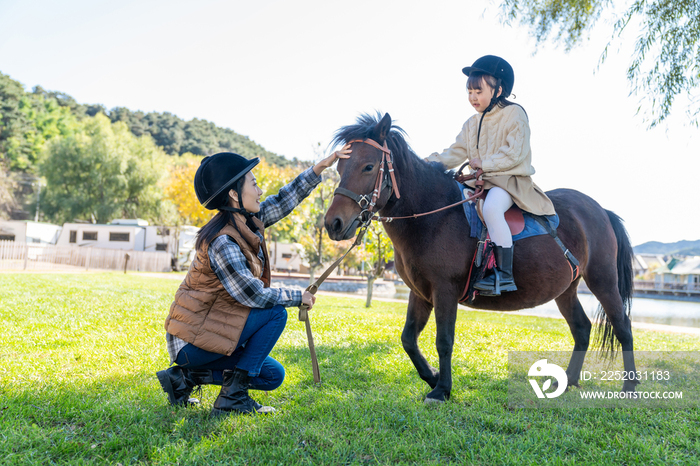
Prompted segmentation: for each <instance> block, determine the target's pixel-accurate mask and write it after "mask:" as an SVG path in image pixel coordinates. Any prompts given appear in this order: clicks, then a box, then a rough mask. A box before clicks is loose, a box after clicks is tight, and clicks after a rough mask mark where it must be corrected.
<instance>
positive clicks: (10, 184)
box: [0, 73, 393, 280]
mask: <svg viewBox="0 0 700 466" xmlns="http://www.w3.org/2000/svg"><path fill="white" fill-rule="evenodd" d="M221 151H231V152H236V153H239V154H241V155H243V156H244V157H247V158H252V157H260V158H261V159H262V162H261V164H260V165H258V167H256V169H255V173H256V177H257V179H258V185H259V186H260V187H261V188H262V189H263V191H264V192H265V193H266V194H265V195H271V194H276V193H277V192H278V191H279V189H280V188H281V187H282V186H284V185H285V184H286V183H288V182H289V181H291V180H292V179H293V178H294V177H295V176H297V175H298V174H299V173H300V172H301V171H302V170H303V169H304V168H306V167H308V166H309V165H310V163H309V162H300V161H299V160H297V159H292V160H289V159H287V158H285V157H282V156H280V155H277V154H273V153H271V152H269V151H267V150H265V149H264V148H262V147H261V146H259V145H257V144H255V143H254V142H253V141H251V140H250V139H248V138H247V137H245V136H241V135H239V134H237V133H235V132H234V131H232V130H230V129H225V128H219V127H217V126H216V125H214V124H213V123H211V122H208V121H205V120H198V119H194V120H191V121H184V120H182V119H180V118H178V117H176V116H175V115H173V114H171V113H167V112H166V113H155V112H152V113H144V112H138V111H136V112H134V111H131V110H129V109H127V108H124V107H117V108H114V109H112V110H110V111H107V110H106V109H105V108H104V106H102V105H85V104H79V103H78V102H76V101H75V99H73V98H72V97H70V96H69V95H66V94H63V93H60V92H48V91H45V90H44V89H42V88H41V87H38V86H37V87H35V88H34V89H33V90H32V91H31V92H25V91H24V88H23V87H22V85H21V84H20V83H18V82H17V81H14V80H13V79H11V78H10V77H9V76H6V75H4V74H2V73H0V205H2V208H0V218H2V217H5V218H7V217H10V216H12V214H13V213H14V214H16V213H17V212H19V213H20V216H21V215H22V214H24V215H25V217H24V218H27V217H29V218H31V217H34V218H37V219H38V220H42V221H48V222H52V223H56V224H59V225H61V224H63V223H70V222H76V221H78V222H90V223H101V224H105V223H109V222H110V221H112V220H114V219H117V218H142V219H145V220H148V221H149V222H150V223H151V224H154V225H168V226H175V227H179V226H182V225H194V226H199V227H201V226H203V225H204V224H205V223H207V222H208V221H209V219H210V218H211V217H212V216H213V214H214V212H212V211H209V210H206V209H204V208H203V207H202V206H201V205H200V204H199V202H198V201H197V198H196V196H195V193H194V186H193V183H192V180H193V179H194V174H195V172H196V170H197V168H198V167H199V165H200V163H201V160H202V157H203V156H204V155H210V154H213V153H216V152H221ZM314 157H315V158H316V159H320V158H322V157H323V154H322V153H321V150H320V148H317V150H316V151H315V153H314ZM337 182H338V177H337V173H334V171H327V172H324V180H323V181H322V184H321V186H319V187H318V188H316V189H315V190H314V191H313V193H312V195H311V196H309V198H307V199H306V200H305V201H304V202H303V203H302V204H301V205H300V206H299V207H298V208H297V209H296V210H295V211H294V212H293V213H292V214H291V215H290V216H288V217H287V218H285V219H283V220H282V221H280V222H278V223H277V224H275V225H273V226H271V227H270V228H268V229H267V230H266V234H267V236H268V238H267V239H268V243H269V245H270V248H271V249H272V248H274V245H275V244H276V243H277V242H285V243H299V244H300V245H301V246H302V248H303V250H304V257H305V259H306V260H307V262H308V263H309V264H310V267H311V271H312V276H313V273H314V270H316V269H318V268H320V267H322V266H323V264H324V263H328V262H329V261H331V259H334V258H336V257H338V256H339V255H341V254H342V252H343V249H344V248H348V247H349V244H344V243H340V244H339V243H336V242H333V241H331V240H330V239H329V238H328V235H326V234H325V231H324V226H323V216H324V214H325V211H326V209H327V208H328V206H329V204H330V201H331V200H332V196H333V192H334V190H335V186H336V184H337ZM27 214H29V215H28V216H27ZM15 218H17V215H16V216H15ZM20 218H21V217H20ZM380 242H381V243H380ZM356 251H357V252H355V253H354V254H352V255H351V256H348V258H347V259H346V261H345V266H347V267H354V268H357V269H360V268H361V267H362V263H363V262H365V264H366V265H367V267H366V268H367V270H372V272H371V274H370V275H371V276H372V277H376V276H378V275H380V274H381V271H382V270H383V268H384V265H385V263H386V261H388V260H391V258H392V253H393V251H392V250H391V245H390V243H388V239H387V238H386V234H385V233H383V229H382V228H381V227H377V228H376V229H375V230H374V234H372V235H367V240H366V244H365V247H363V248H359V249H356ZM372 280H373V278H372Z"/></svg>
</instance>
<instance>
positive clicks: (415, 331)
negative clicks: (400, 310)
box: [401, 292, 439, 388]
mask: <svg viewBox="0 0 700 466" xmlns="http://www.w3.org/2000/svg"><path fill="white" fill-rule="evenodd" d="M432 309H433V305H432V304H430V303H429V302H427V301H424V300H422V299H421V298H419V297H417V296H416V294H415V293H413V292H411V294H410V295H409V297H408V310H407V312H406V323H405V324H404V327H403V332H402V333H401V343H403V349H404V350H405V351H406V354H408V357H409V358H411V361H412V362H413V365H414V366H416V370H417V371H418V375H419V376H420V378H421V379H423V380H425V381H426V382H427V383H428V385H430V388H435V386H436V385H437V383H438V380H439V373H438V371H437V369H435V368H434V367H432V366H431V365H430V364H428V361H427V360H426V359H425V356H423V353H421V350H420V348H419V347H418V337H419V336H420V334H421V332H422V331H423V329H424V328H425V324H427V323H428V319H429V318H430V312H431V311H432Z"/></svg>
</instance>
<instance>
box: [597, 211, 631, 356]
mask: <svg viewBox="0 0 700 466" xmlns="http://www.w3.org/2000/svg"><path fill="white" fill-rule="evenodd" d="M605 213H607V214H608V218H609V219H610V223H611V224H612V228H613V231H614V232H615V238H616V239H617V289H618V291H619V292H620V297H621V298H622V308H623V312H625V313H626V314H627V315H628V316H629V314H630V310H631V307H632V295H633V294H634V268H633V267H632V260H633V258H634V251H633V249H632V244H631V243H630V238H629V235H628V234H627V230H626V229H625V226H624V225H623V224H622V219H621V218H620V217H618V216H617V215H616V214H615V213H614V212H611V211H609V210H606V211H605ZM596 319H597V320H598V322H599V323H600V325H599V326H598V335H597V337H596V343H597V344H599V345H600V349H601V350H603V351H606V350H608V351H610V353H611V355H613V354H614V353H615V350H616V348H617V347H618V346H619V344H620V342H619V341H617V338H616V337H615V334H614V332H613V328H612V324H611V323H610V320H609V319H608V316H607V314H606V313H605V311H604V310H603V307H602V306H598V312H597V314H596Z"/></svg>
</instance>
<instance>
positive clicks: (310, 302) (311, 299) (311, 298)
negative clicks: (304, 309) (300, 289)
mask: <svg viewBox="0 0 700 466" xmlns="http://www.w3.org/2000/svg"><path fill="white" fill-rule="evenodd" d="M315 302H316V296H315V295H312V294H311V293H309V292H308V291H304V294H303V295H301V303H302V304H306V305H307V306H309V309H311V308H312V307H314V303H315Z"/></svg>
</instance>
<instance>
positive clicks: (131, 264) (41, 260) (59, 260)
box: [0, 241, 172, 272]
mask: <svg viewBox="0 0 700 466" xmlns="http://www.w3.org/2000/svg"><path fill="white" fill-rule="evenodd" d="M0 270H75V271H78V270H127V271H132V272H169V271H170V270H172V268H171V258H170V254H168V253H167V252H162V251H158V252H144V251H124V250H121V249H100V248H88V247H82V248H81V247H75V246H55V245H53V244H34V243H19V242H15V241H0Z"/></svg>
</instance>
